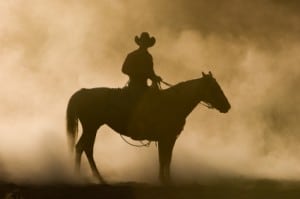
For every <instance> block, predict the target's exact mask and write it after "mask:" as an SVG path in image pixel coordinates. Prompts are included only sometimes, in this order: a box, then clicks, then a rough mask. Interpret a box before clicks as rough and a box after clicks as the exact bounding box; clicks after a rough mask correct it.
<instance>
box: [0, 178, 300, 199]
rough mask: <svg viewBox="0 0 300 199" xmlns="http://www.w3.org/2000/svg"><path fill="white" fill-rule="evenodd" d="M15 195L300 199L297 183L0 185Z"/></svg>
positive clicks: (0, 190)
mask: <svg viewBox="0 0 300 199" xmlns="http://www.w3.org/2000/svg"><path fill="white" fill-rule="evenodd" d="M13 191H17V192H19V193H20V194H21V195H22V198H23V199H38V198H39V199H42V198H43V199H50V198H53V199H62V198H64V199H77V198H78V199H79V198H122V199H127V198H128V199H129V198H135V199H153V198H155V199H166V198H167V199H173V198H174V199H196V198H197V199H199V198H201V199H206V198H209V199H212V198H232V199H233V198H234V199H248V198H249V199H250V198H251V199H260V198H261V199H266V198H272V199H273V198H280V199H283V198H284V199H286V198H300V182H286V181H285V182H283V181H271V180H249V181H245V180H243V181H236V182H233V181H224V182H219V183H214V184H210V185H204V184H189V185H187V184H185V185H167V186H162V185H150V184H140V183H122V184H111V185H98V184H86V185H71V184H48V185H29V184H13V183H5V182H2V183H0V199H2V198H5V195H6V196H7V194H9V193H12V192H13Z"/></svg>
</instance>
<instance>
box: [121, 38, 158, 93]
mask: <svg viewBox="0 0 300 199" xmlns="http://www.w3.org/2000/svg"><path fill="white" fill-rule="evenodd" d="M155 41H156V40H155V38H154V37H150V36H149V33H148V32H142V33H141V35H140V37H138V36H135V43H136V44H137V45H138V46H139V48H138V49H136V50H135V51H133V52H131V53H129V54H128V55H127V57H126V59H125V61H124V63H123V66H122V72H123V73H125V74H127V75H128V76H129V83H128V87H129V88H131V89H134V90H137V91H144V90H145V89H146V88H148V85H147V80H148V79H151V80H152V84H153V85H154V86H156V87H157V85H158V84H159V82H160V81H162V79H161V77H159V76H158V75H156V74H155V72H154V69H153V59H152V56H151V54H150V53H149V52H148V48H150V47H152V46H153V45H154V44H155Z"/></svg>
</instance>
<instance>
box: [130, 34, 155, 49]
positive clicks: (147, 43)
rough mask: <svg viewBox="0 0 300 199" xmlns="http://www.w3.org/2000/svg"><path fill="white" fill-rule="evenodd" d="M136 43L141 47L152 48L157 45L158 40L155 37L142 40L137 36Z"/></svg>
mask: <svg viewBox="0 0 300 199" xmlns="http://www.w3.org/2000/svg"><path fill="white" fill-rule="evenodd" d="M134 41H135V43H136V44H137V45H139V46H146V47H152V46H153V45H154V44H155V42H156V39H155V38H154V37H150V38H149V39H144V40H142V39H141V38H139V37H138V36H135V38H134Z"/></svg>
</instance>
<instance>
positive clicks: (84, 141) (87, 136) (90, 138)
mask: <svg viewBox="0 0 300 199" xmlns="http://www.w3.org/2000/svg"><path fill="white" fill-rule="evenodd" d="M96 134H97V128H93V129H87V128H83V132H82V136H81V138H80V139H79V142H78V143H77V145H76V158H75V164H76V166H75V168H76V171H77V172H79V169H80V162H81V156H82V152H83V151H84V152H85V154H86V156H87V159H88V161H89V164H90V166H91V169H92V172H93V175H94V176H95V177H97V178H98V180H99V181H100V182H101V183H105V181H104V179H103V177H102V176H101V174H100V172H99V171H98V169H97V166H96V163H95V160H94V158H93V150H94V143H95V138H96Z"/></svg>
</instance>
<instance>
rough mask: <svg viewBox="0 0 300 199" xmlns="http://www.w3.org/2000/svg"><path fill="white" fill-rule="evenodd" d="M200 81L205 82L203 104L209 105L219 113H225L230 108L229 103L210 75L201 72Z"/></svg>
mask: <svg viewBox="0 0 300 199" xmlns="http://www.w3.org/2000/svg"><path fill="white" fill-rule="evenodd" d="M201 79H203V80H204V82H205V94H204V98H203V100H204V102H206V103H208V104H210V105H211V107H212V108H216V109H218V110H219V111H220V112H221V113H227V112H228V111H229V109H230V107H231V106H230V103H229V102H228V100H227V98H226V96H225V94H224V92H223V90H222V89H221V87H220V85H219V84H218V82H217V80H216V79H215V78H214V77H213V75H212V73H211V72H209V73H208V74H205V73H203V72H202V78H201Z"/></svg>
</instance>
